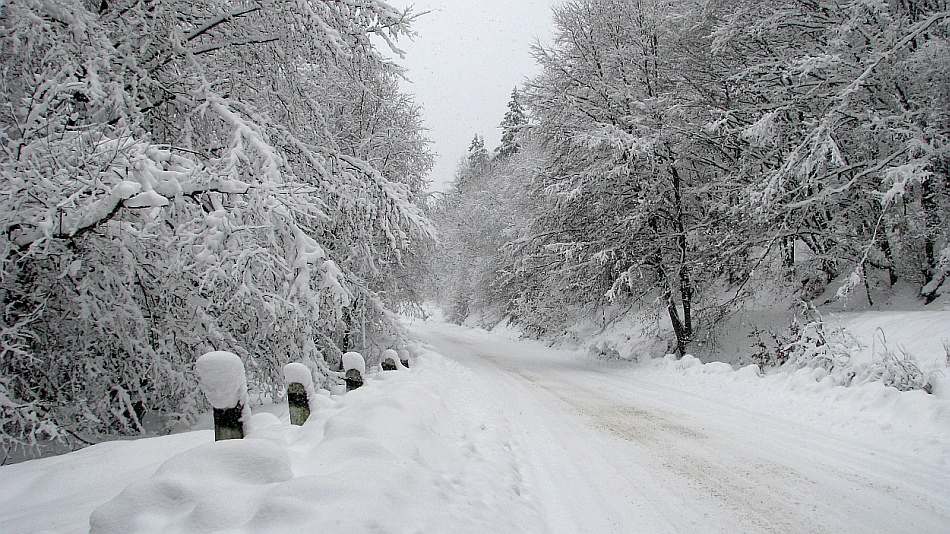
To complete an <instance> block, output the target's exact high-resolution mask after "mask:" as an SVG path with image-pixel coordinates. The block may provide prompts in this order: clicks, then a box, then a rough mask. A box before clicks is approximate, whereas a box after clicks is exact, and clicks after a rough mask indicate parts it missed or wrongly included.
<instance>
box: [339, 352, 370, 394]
mask: <svg viewBox="0 0 950 534" xmlns="http://www.w3.org/2000/svg"><path fill="white" fill-rule="evenodd" d="M343 372H344V373H346V374H345V375H344V380H346V391H348V392H349V391H353V390H354V389H356V388H358V387H360V386H362V385H363V375H365V374H366V360H364V359H363V355H362V354H360V353H359V352H347V353H344V354H343Z"/></svg>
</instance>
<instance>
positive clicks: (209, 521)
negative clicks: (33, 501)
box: [89, 439, 293, 533]
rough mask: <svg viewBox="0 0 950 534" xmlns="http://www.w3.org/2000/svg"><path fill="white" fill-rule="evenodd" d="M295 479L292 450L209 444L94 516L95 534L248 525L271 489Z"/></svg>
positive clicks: (262, 444)
mask: <svg viewBox="0 0 950 534" xmlns="http://www.w3.org/2000/svg"><path fill="white" fill-rule="evenodd" d="M292 478H293V471H292V470H291V467H290V458H289V456H288V455H287V451H286V450H285V449H283V448H282V447H279V446H278V445H276V444H274V443H272V442H270V441H266V440H260V439H243V440H226V441H217V442H214V443H208V444H206V445H202V446H199V447H196V448H194V449H191V450H189V451H185V452H183V453H181V454H179V455H177V456H174V457H172V458H171V459H169V460H168V461H166V462H165V463H164V464H162V466H161V467H159V469H158V471H157V472H156V473H155V475H154V476H153V477H152V478H150V479H148V480H145V481H142V482H139V483H135V484H132V485H131V486H129V487H127V488H126V489H124V490H123V491H122V493H120V494H119V495H118V497H116V498H115V499H113V500H112V501H110V502H108V503H106V504H104V505H103V506H100V507H99V508H97V509H96V510H95V512H93V513H92V515H91V516H90V520H89V524H90V531H91V532H94V533H96V532H142V531H152V532H200V531H211V530H218V529H220V528H222V527H225V528H227V527H228V526H230V525H234V526H237V525H243V524H247V523H248V522H249V521H250V520H251V519H252V518H253V517H254V515H255V513H256V509H257V507H258V505H257V503H258V502H259V501H260V499H261V497H262V496H263V495H264V494H265V493H266V492H267V490H268V488H269V485H272V484H276V483H279V482H285V481H288V480H290V479H292Z"/></svg>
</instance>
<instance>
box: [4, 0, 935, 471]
mask: <svg viewBox="0 0 950 534" xmlns="http://www.w3.org/2000/svg"><path fill="white" fill-rule="evenodd" d="M415 16H416V15H415V14H414V12H413V11H411V10H405V11H402V10H397V9H395V8H393V7H391V6H390V5H388V4H386V3H385V2H383V1H381V0H295V1H290V2H271V1H257V0H237V1H227V2H225V1H221V0H197V1H191V2H184V1H181V0H114V1H112V2H106V1H105V0H99V1H92V0H9V1H7V2H5V3H3V4H2V5H0V43H2V44H0V47H2V48H0V62H2V66H3V68H2V70H0V91H2V100H0V136H2V144H3V151H2V153H0V230H2V231H0V276H2V280H0V299H2V304H3V308H2V310H0V410H2V411H0V425H2V432H0V440H2V442H3V448H4V451H5V453H6V454H7V455H11V454H17V455H20V456H22V455H26V456H29V455H31V454H40V453H47V452H51V451H59V450H70V449H75V448H79V447H82V446H85V445H87V444H91V443H95V442H98V441H102V440H104V439H110V438H114V437H116V436H122V435H143V434H155V433H167V432H171V431H174V430H177V429H181V428H187V427H188V425H190V424H191V423H192V422H193V421H194V420H195V417H196V416H197V414H199V413H200V412H201V411H203V410H206V409H207V406H206V405H205V404H204V400H203V399H202V397H201V396H200V394H199V393H198V389H197V384H196V379H195V376H194V360H195V358H196V357H197V356H199V355H200V354H202V353H204V352H207V351H211V350H223V349H227V350H230V351H232V352H235V353H237V354H238V355H239V356H240V357H241V358H242V359H243V360H244V362H245V366H246V367H247V370H248V373H249V376H248V379H249V382H250V383H251V385H252V387H255V388H257V390H258V391H260V392H261V393H262V394H274V395H276V394H278V392H277V389H276V388H277V384H280V380H279V378H278V377H279V376H280V370H281V368H282V366H283V365H284V364H286V363H288V362H303V363H304V364H306V365H307V366H308V367H310V368H311V370H312V371H313V372H314V373H315V375H316V376H318V377H321V376H322V377H324V378H326V377H329V376H330V375H331V373H332V372H333V371H334V370H335V369H336V368H337V366H338V365H339V362H340V357H341V354H342V353H343V352H346V351H349V350H358V351H360V352H362V353H364V354H366V355H367V357H368V359H369V360H370V361H373V360H374V358H378V355H379V354H380V353H381V352H382V351H383V350H385V349H388V348H393V347H398V346H400V345H401V344H403V343H404V337H405V336H406V332H405V330H404V327H403V326H402V325H401V324H400V320H399V316H400V314H407V313H408V314H412V313H417V312H418V310H419V309H420V306H421V304H422V303H423V302H424V301H425V300H431V301H436V302H439V303H440V304H441V305H442V306H443V307H444V308H445V309H446V310H447V312H448V317H449V319H450V320H452V321H456V322H465V321H470V322H472V321H474V322H476V323H479V324H481V325H482V326H490V325H492V324H494V323H497V322H498V321H500V320H502V319H505V318H507V319H508V320H509V321H510V322H511V324H513V325H515V326H517V327H518V328H520V329H521V330H523V331H524V332H525V333H526V334H528V335H531V336H534V337H538V338H551V337H554V336H558V335H560V334H561V333H563V332H564V331H565V330H566V329H567V328H568V327H569V326H570V325H571V324H572V323H574V322H576V321H578V320H579V319H580V318H583V317H587V316H592V315H597V314H601V315H603V316H604V317H606V316H607V315H608V311H609V314H621V313H646V314H653V315H654V316H656V317H657V318H658V319H659V318H662V319H663V321H662V322H661V321H657V322H656V324H657V325H660V324H663V325H664V326H663V327H662V328H660V327H658V328H657V332H656V335H657V336H659V337H664V336H665V335H666V334H665V333H666V332H670V333H671V334H670V335H669V339H668V347H667V348H668V350H669V352H671V353H676V354H679V355H685V354H687V353H688V352H690V351H691V350H693V347H694V346H695V345H696V344H697V343H700V342H701V341H702V340H704V339H706V338H707V337H708V336H710V335H714V334H715V332H716V329H717V328H718V327H719V325H721V324H722V322H723V320H724V319H725V318H726V317H728V316H729V314H730V313H732V312H734V311H735V310H737V309H739V308H741V307H742V306H743V305H744V302H746V300H747V299H748V298H750V297H751V296H755V295H762V294H763V293H768V294H771V295H774V296H775V300H776V302H777V304H776V305H777V306H789V305H793V303H795V302H804V303H809V302H811V301H812V300H814V299H816V298H817V297H819V296H820V295H823V294H826V293H827V291H828V290H829V288H830V289H831V290H833V291H832V292H833V293H834V297H833V298H835V299H848V298H850V299H864V300H866V301H867V302H868V303H869V304H873V303H874V301H875V299H880V298H882V296H885V295H887V294H888V292H889V291H891V289H892V288H894V287H897V286H901V287H912V288H913V291H914V293H915V295H916V296H917V298H918V299H919V300H920V302H921V303H922V304H923V305H925V304H926V303H927V302H932V301H934V300H935V299H936V298H937V297H938V296H939V295H940V292H941V291H942V290H945V288H944V286H945V285H946V284H945V280H946V278H947V276H948V274H950V247H948V246H947V244H948V243H947V241H948V234H950V222H948V217H950V195H948V193H950V174H948V171H950V150H948V147H950V40H948V37H950V35H948V30H950V7H948V4H947V2H946V1H945V0H920V1H913V0H777V1H776V0H773V1H769V2H765V1H761V0H752V1H738V0H667V1H661V0H646V1H628V0H566V1H564V2H560V3H558V4H557V5H556V7H555V8H554V10H553V15H552V16H553V18H554V26H555V33H554V35H553V36H552V38H551V39H550V40H549V41H542V42H539V43H538V45H537V46H536V47H535V49H534V55H535V58H536V61H537V62H538V64H539V66H540V67H541V74H539V75H538V76H536V77H535V78H533V79H530V80H528V81H527V82H526V83H525V84H524V85H523V86H522V87H518V88H516V89H515V91H514V92H513V94H512V99H511V103H510V104H509V110H508V112H507V113H506V114H505V115H504V117H499V118H500V119H502V120H501V128H502V129H503V136H502V144H501V146H499V147H497V148H495V149H491V150H490V149H489V148H487V147H485V145H484V141H483V139H482V138H481V137H479V136H476V137H475V139H474V140H473V142H472V147H471V150H470V153H469V155H468V157H467V158H465V159H464V160H463V161H462V162H460V164H459V168H458V171H457V174H456V176H455V180H454V182H453V183H452V184H451V186H450V187H449V189H448V190H447V191H445V192H444V193H429V192H428V191H427V187H428V171H429V169H430V168H431V166H432V162H433V154H432V153H431V150H430V146H429V143H428V141H427V139H426V134H425V128H424V124H423V122H422V120H421V114H420V109H419V107H418V106H417V105H416V104H415V103H414V100H413V98H412V95H410V94H408V93H406V92H404V91H403V90H402V89H401V87H400V79H401V78H402V77H403V76H404V75H406V73H404V72H403V70H402V69H401V68H400V67H399V66H398V59H395V60H394V59H392V58H393V57H396V58H398V56H399V53H400V52H399V41H400V39H405V38H409V37H411V34H412V21H413V19H414V17H415ZM408 76H409V77H411V73H408ZM605 320H606V319H605Z"/></svg>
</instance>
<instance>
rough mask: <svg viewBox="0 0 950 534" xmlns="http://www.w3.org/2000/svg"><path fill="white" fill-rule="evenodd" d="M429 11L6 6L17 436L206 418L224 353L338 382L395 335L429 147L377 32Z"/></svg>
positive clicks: (1, 291)
mask: <svg viewBox="0 0 950 534" xmlns="http://www.w3.org/2000/svg"><path fill="white" fill-rule="evenodd" d="M411 19H412V15H411V14H410V13H408V12H402V11H398V10H395V9H393V8H392V7H390V6H389V5H388V4H386V3H384V2H380V1H375V0H368V1H361V2H337V1H311V2H258V1H253V0H248V1H244V0H237V1H230V0H229V1H224V0H197V1H195V0H189V1H183V0H162V1H139V0H109V1H108V2H106V1H99V0H95V1H89V0H11V1H9V2H5V3H3V5H2V6H0V63H2V69H0V93H2V98H0V137H2V146H3V150H2V152H0V268H2V281H0V301H2V305H3V307H2V309H0V424H2V433H0V441H2V444H3V448H4V451H5V452H7V453H12V452H13V451H14V450H16V454H17V455H18V456H20V457H22V456H23V454H24V453H25V454H26V455H29V454H32V453H35V452H36V450H37V449H36V448H35V447H36V446H38V445H48V444H51V443H59V444H61V445H62V446H63V447H65V448H73V447H77V446H82V445H84V444H87V443H92V442H95V441H98V440H100V439H102V438H103V437H104V436H110V435H115V434H139V433H143V432H164V431H168V430H169V429H172V428H175V427H176V426H180V425H188V424H189V423H190V422H192V421H193V419H194V416H195V415H196V414H197V413H198V412H199V411H201V410H202V409H203V407H202V406H201V403H202V402H203V401H202V400H201V397H200V395H199V393H198V388H197V383H196V381H195V378H194V373H193V362H194V360H195V358H196V357H197V356H199V355H201V354H203V353H205V352H207V351H210V350H228V351H232V352H235V353H237V354H238V355H239V356H240V357H241V358H242V360H243V361H244V362H245V365H246V366H247V369H248V373H249V379H250V381H251V383H252V387H253V386H254V385H255V384H256V385H257V386H258V388H265V389H264V391H263V393H268V391H267V390H266V387H267V386H266V385H267V384H280V383H281V380H280V370H281V368H282V367H283V365H284V364H286V363H288V362H303V363H305V364H307V365H308V366H309V367H310V369H311V371H312V372H313V373H314V374H315V376H317V377H318V378H319V377H320V375H321V372H323V373H324V374H326V372H327V371H328V369H329V368H330V367H332V366H335V365H337V364H338V363H339V361H340V355H341V353H342V352H345V351H347V350H358V351H360V352H362V353H363V354H366V355H367V356H369V357H371V358H372V357H374V356H375V355H377V354H379V353H381V352H382V351H383V350H385V349H389V348H392V347H395V346H397V345H398V344H399V343H400V341H401V336H402V330H401V328H400V326H399V325H398V323H397V321H396V320H395V318H394V315H393V312H394V311H399V310H401V309H403V308H404V307H405V306H407V305H412V303H413V302H415V300H416V299H415V289H414V286H413V285H412V284H410V283H409V282H410V281H411V280H412V279H413V278H414V277H413V276H410V273H413V272H415V271H416V270H417V269H418V266H419V265H420V262H421V260H420V257H419V254H418V249H419V246H420V245H423V244H425V243H426V242H428V241H429V240H430V239H431V235H432V229H431V227H430V224H429V222H428V220H427V219H426V218H425V217H424V215H423V213H422V211H421V209H420V208H419V207H418V206H417V205H416V202H417V201H418V199H419V198H420V195H421V193H422V190H423V189H424V188H425V175H426V174H427V173H428V170H429V168H430V167H431V161H432V158H431V155H430V153H429V151H428V143H427V141H426V140H425V138H424V135H423V129H422V127H421V123H420V119H419V111H418V108H417V107H416V106H415V105H414V104H413V102H412V100H411V98H410V97H409V96H407V95H405V94H402V93H400V91H399V89H398V80H399V76H400V72H399V69H398V68H397V67H396V66H394V65H393V64H392V63H391V61H390V60H389V59H387V58H386V57H385V56H384V55H381V54H380V53H379V51H378V50H377V49H376V45H377V44H383V43H389V44H390V45H391V46H393V47H395V42H396V40H397V39H398V38H399V37H401V36H403V35H405V34H406V33H407V32H409V24H410V22H411ZM384 46H385V45H384ZM4 461H6V458H5V459H4Z"/></svg>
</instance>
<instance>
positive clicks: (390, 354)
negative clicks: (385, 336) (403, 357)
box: [379, 349, 399, 371]
mask: <svg viewBox="0 0 950 534" xmlns="http://www.w3.org/2000/svg"><path fill="white" fill-rule="evenodd" d="M398 358H399V354H397V353H396V351H394V350H393V349H386V350H385V351H384V352H383V358H382V361H381V362H380V364H379V366H380V367H381V368H382V369H383V371H395V370H396V369H397V367H396V360H397V359H398Z"/></svg>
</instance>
